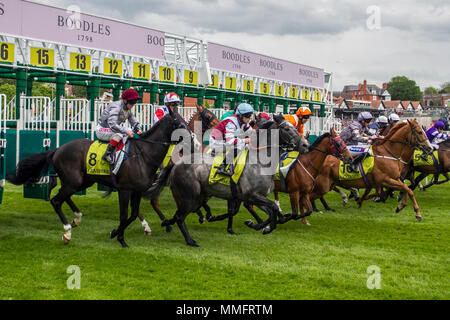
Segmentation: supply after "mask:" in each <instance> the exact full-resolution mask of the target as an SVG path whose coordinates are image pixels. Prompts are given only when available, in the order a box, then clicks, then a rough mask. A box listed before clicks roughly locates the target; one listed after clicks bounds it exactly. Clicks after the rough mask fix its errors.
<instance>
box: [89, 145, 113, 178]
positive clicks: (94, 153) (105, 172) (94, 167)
mask: <svg viewBox="0 0 450 320" xmlns="http://www.w3.org/2000/svg"><path fill="white" fill-rule="evenodd" d="M107 147H108V144H107V143H100V142H99V141H94V143H93V144H91V146H90V147H89V151H88V153H87V157H86V172H87V174H92V175H97V176H109V175H110V171H109V163H108V162H106V161H105V160H103V159H102V157H103V155H104V154H105V152H106V148H107Z"/></svg>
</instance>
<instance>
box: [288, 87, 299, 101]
mask: <svg viewBox="0 0 450 320" xmlns="http://www.w3.org/2000/svg"><path fill="white" fill-rule="evenodd" d="M289 98H292V99H297V98H298V88H289Z"/></svg>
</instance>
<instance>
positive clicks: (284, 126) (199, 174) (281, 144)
mask: <svg viewBox="0 0 450 320" xmlns="http://www.w3.org/2000/svg"><path fill="white" fill-rule="evenodd" d="M274 120H275V121H264V122H263V123H258V124H257V125H258V131H256V132H254V133H253V135H252V136H251V141H256V143H253V142H252V143H251V144H250V148H253V150H254V151H255V153H253V154H256V156H255V157H254V159H252V160H253V161H249V160H250V159H249V157H251V153H250V152H249V153H248V154H247V164H246V165H245V168H244V170H243V172H242V175H241V177H240V179H239V181H238V183H237V184H236V185H235V189H234V190H232V188H230V187H229V186H226V185H222V184H220V183H215V184H212V185H210V184H209V175H210V171H211V166H212V157H211V156H208V155H204V156H203V161H202V163H199V164H196V163H186V158H184V157H183V158H182V160H181V161H180V162H179V163H177V164H175V165H173V166H170V167H169V166H168V167H166V169H165V170H163V171H162V172H161V174H160V176H159V177H158V179H157V180H156V181H155V183H154V184H153V186H152V188H151V189H150V190H149V191H148V194H150V195H151V196H156V195H157V194H159V192H160V190H161V189H162V187H163V186H164V185H165V183H166V180H167V179H169V185H170V188H171V190H172V194H173V197H174V199H175V201H176V204H177V211H176V213H175V215H174V217H173V218H172V219H170V220H166V221H164V222H163V226H165V225H172V224H175V223H177V225H178V227H179V228H180V230H181V233H182V234H183V236H184V238H185V240H186V243H187V244H188V245H190V246H194V247H198V245H197V243H196V242H195V240H194V239H192V237H191V236H190V234H189V231H188V229H187V227H186V224H185V218H186V216H187V215H188V214H189V213H191V212H196V211H197V210H198V209H199V208H200V207H201V206H202V205H203V204H204V203H206V202H207V201H208V199H209V198H210V197H212V196H214V197H217V198H221V199H226V200H228V206H229V209H228V210H229V213H233V214H232V215H231V216H233V215H234V214H235V213H237V211H238V210H239V206H240V204H241V202H246V203H250V204H253V205H255V206H257V207H258V208H260V209H261V210H263V211H264V212H266V213H267V214H268V216H269V218H268V219H267V220H266V221H264V222H263V223H261V224H258V225H256V226H255V227H254V229H256V230H260V229H262V228H264V229H263V234H267V233H270V232H272V231H273V230H274V229H275V228H276V217H277V215H278V212H279V211H278V210H279V209H278V206H277V205H276V204H275V202H273V201H271V200H269V199H267V196H268V195H269V194H270V193H271V192H272V191H273V189H274V182H273V175H274V174H275V170H276V164H275V166H273V165H271V163H263V161H262V160H261V157H260V155H261V153H262V152H265V154H266V155H268V156H269V157H271V155H272V153H273V152H277V153H275V154H276V155H279V154H281V152H282V151H283V148H286V147H290V148H294V147H295V146H297V145H298V144H299V141H300V136H299V135H298V133H297V132H296V130H295V128H294V127H293V126H291V125H290V124H288V123H287V122H286V121H285V120H284V118H283V117H282V116H277V115H275V116H274ZM261 129H264V130H267V131H266V132H267V142H262V139H261V137H260V135H259V134H258V132H260V131H261ZM273 130H278V134H279V141H272V139H271V137H272V135H271V134H272V131H273ZM304 141H305V143H304V144H303V145H302V146H301V148H304V150H303V149H302V150H301V152H306V151H307V148H308V144H307V143H306V140H304ZM208 157H209V158H208ZM276 161H278V157H277V160H276ZM272 167H275V169H272ZM269 224H270V225H269Z"/></svg>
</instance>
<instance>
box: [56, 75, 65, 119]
mask: <svg viewBox="0 0 450 320" xmlns="http://www.w3.org/2000/svg"><path fill="white" fill-rule="evenodd" d="M65 87H66V76H65V75H64V74H62V73H58V74H57V75H56V100H55V101H56V120H59V117H60V114H59V111H60V103H61V97H64V96H65V92H64V91H65Z"/></svg>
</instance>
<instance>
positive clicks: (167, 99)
mask: <svg viewBox="0 0 450 320" xmlns="http://www.w3.org/2000/svg"><path fill="white" fill-rule="evenodd" d="M180 101H181V100H180V97H179V96H178V95H177V94H176V93H175V92H170V93H168V94H166V95H165V96H164V106H162V107H159V108H158V109H156V110H155V114H154V117H153V124H155V123H156V122H158V121H159V120H161V119H162V118H163V117H164V116H165V115H166V114H169V108H170V110H171V111H172V112H175V109H176V108H177V107H178V106H179V105H180ZM177 112H178V111H177Z"/></svg>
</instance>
